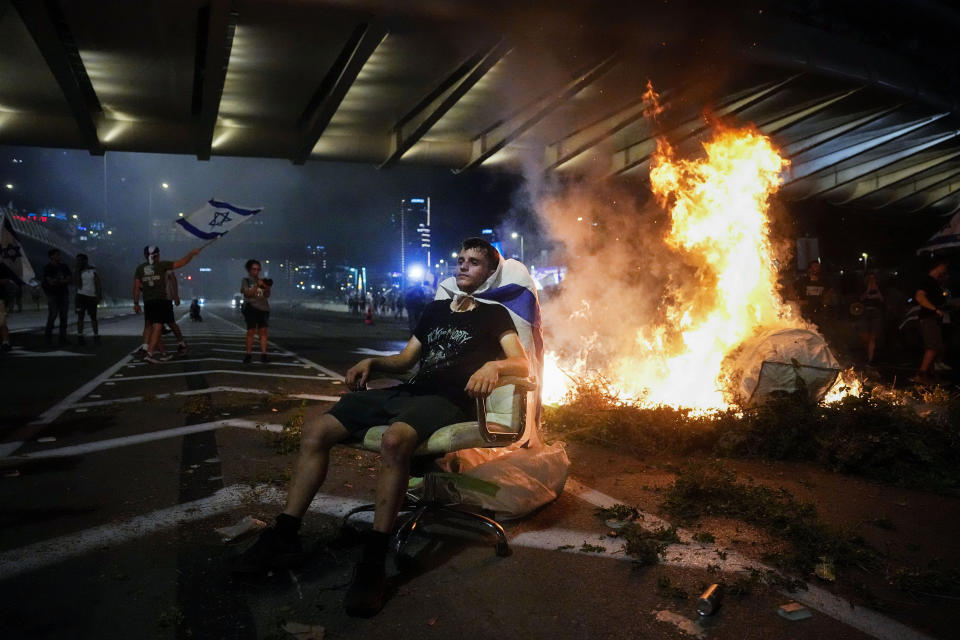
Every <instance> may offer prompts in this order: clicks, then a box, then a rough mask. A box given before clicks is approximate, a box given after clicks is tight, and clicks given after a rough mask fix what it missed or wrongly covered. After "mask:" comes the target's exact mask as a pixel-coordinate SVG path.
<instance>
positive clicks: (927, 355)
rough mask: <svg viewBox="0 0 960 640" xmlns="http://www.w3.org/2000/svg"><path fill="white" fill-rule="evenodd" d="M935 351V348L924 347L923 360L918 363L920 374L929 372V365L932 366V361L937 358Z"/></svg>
mask: <svg viewBox="0 0 960 640" xmlns="http://www.w3.org/2000/svg"><path fill="white" fill-rule="evenodd" d="M937 353H938V351H936V350H935V349H926V350H925V351H924V352H923V361H922V362H921V363H920V374H921V375H927V374H928V373H930V367H932V366H933V361H934V360H936V359H937Z"/></svg>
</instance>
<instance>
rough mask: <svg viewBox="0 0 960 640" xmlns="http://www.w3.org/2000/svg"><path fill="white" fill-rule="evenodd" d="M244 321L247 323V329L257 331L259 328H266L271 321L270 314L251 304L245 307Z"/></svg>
mask: <svg viewBox="0 0 960 640" xmlns="http://www.w3.org/2000/svg"><path fill="white" fill-rule="evenodd" d="M243 319H244V320H246V322H247V329H256V328H257V327H266V326H268V325H267V322H268V321H269V320H270V312H269V311H262V310H260V309H257V308H255V307H252V306H250V305H249V304H244V305H243Z"/></svg>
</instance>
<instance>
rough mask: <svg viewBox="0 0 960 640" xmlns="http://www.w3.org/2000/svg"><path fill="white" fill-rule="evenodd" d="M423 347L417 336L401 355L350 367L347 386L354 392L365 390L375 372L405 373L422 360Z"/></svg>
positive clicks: (413, 337)
mask: <svg viewBox="0 0 960 640" xmlns="http://www.w3.org/2000/svg"><path fill="white" fill-rule="evenodd" d="M421 347H422V345H421V344H420V340H418V339H417V337H416V336H411V337H410V341H409V342H407V346H405V347H404V348H403V351H401V352H400V353H397V354H394V355H392V356H380V357H377V358H365V359H363V360H361V361H360V362H358V363H357V364H355V365H353V366H352V367H350V370H349V371H347V376H346V382H347V386H348V387H350V388H351V389H352V390H354V391H359V390H360V389H363V388H364V386H365V385H366V384H367V380H368V379H369V378H370V374H371V373H372V372H374V371H383V372H385V373H403V372H405V371H409V370H410V369H412V368H413V365H415V364H416V363H417V360H419V359H420V349H421Z"/></svg>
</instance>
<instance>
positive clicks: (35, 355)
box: [10, 348, 93, 358]
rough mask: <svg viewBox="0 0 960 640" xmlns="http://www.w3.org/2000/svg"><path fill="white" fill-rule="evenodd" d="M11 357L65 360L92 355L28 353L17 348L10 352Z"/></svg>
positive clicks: (47, 352) (72, 352) (71, 352)
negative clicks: (66, 358) (65, 358)
mask: <svg viewBox="0 0 960 640" xmlns="http://www.w3.org/2000/svg"><path fill="white" fill-rule="evenodd" d="M10 355H11V356H19V357H21V358H63V357H70V356H81V357H89V356H92V355H93V354H92V353H77V352H75V351H62V350H61V351H27V350H26V349H20V348H15V349H12V350H11V351H10Z"/></svg>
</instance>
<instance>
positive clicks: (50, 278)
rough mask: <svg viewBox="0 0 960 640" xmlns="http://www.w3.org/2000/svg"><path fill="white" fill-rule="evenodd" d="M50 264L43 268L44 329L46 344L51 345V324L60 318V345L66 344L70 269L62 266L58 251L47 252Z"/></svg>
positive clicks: (61, 258)
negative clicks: (45, 314)
mask: <svg viewBox="0 0 960 640" xmlns="http://www.w3.org/2000/svg"><path fill="white" fill-rule="evenodd" d="M47 256H48V257H49V258H50V262H48V263H47V265H46V266H45V267H44V268H43V292H44V293H46V294H47V326H46V328H45V329H44V338H45V340H46V343H47V344H48V345H49V344H52V343H53V324H54V321H55V320H56V319H57V317H59V318H60V345H61V346H63V345H66V344H68V342H67V310H68V308H69V295H70V294H69V291H70V289H69V286H70V280H71V273H70V267H68V266H67V265H65V264H63V254H61V253H60V250H59V249H50V251H48V252H47Z"/></svg>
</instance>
